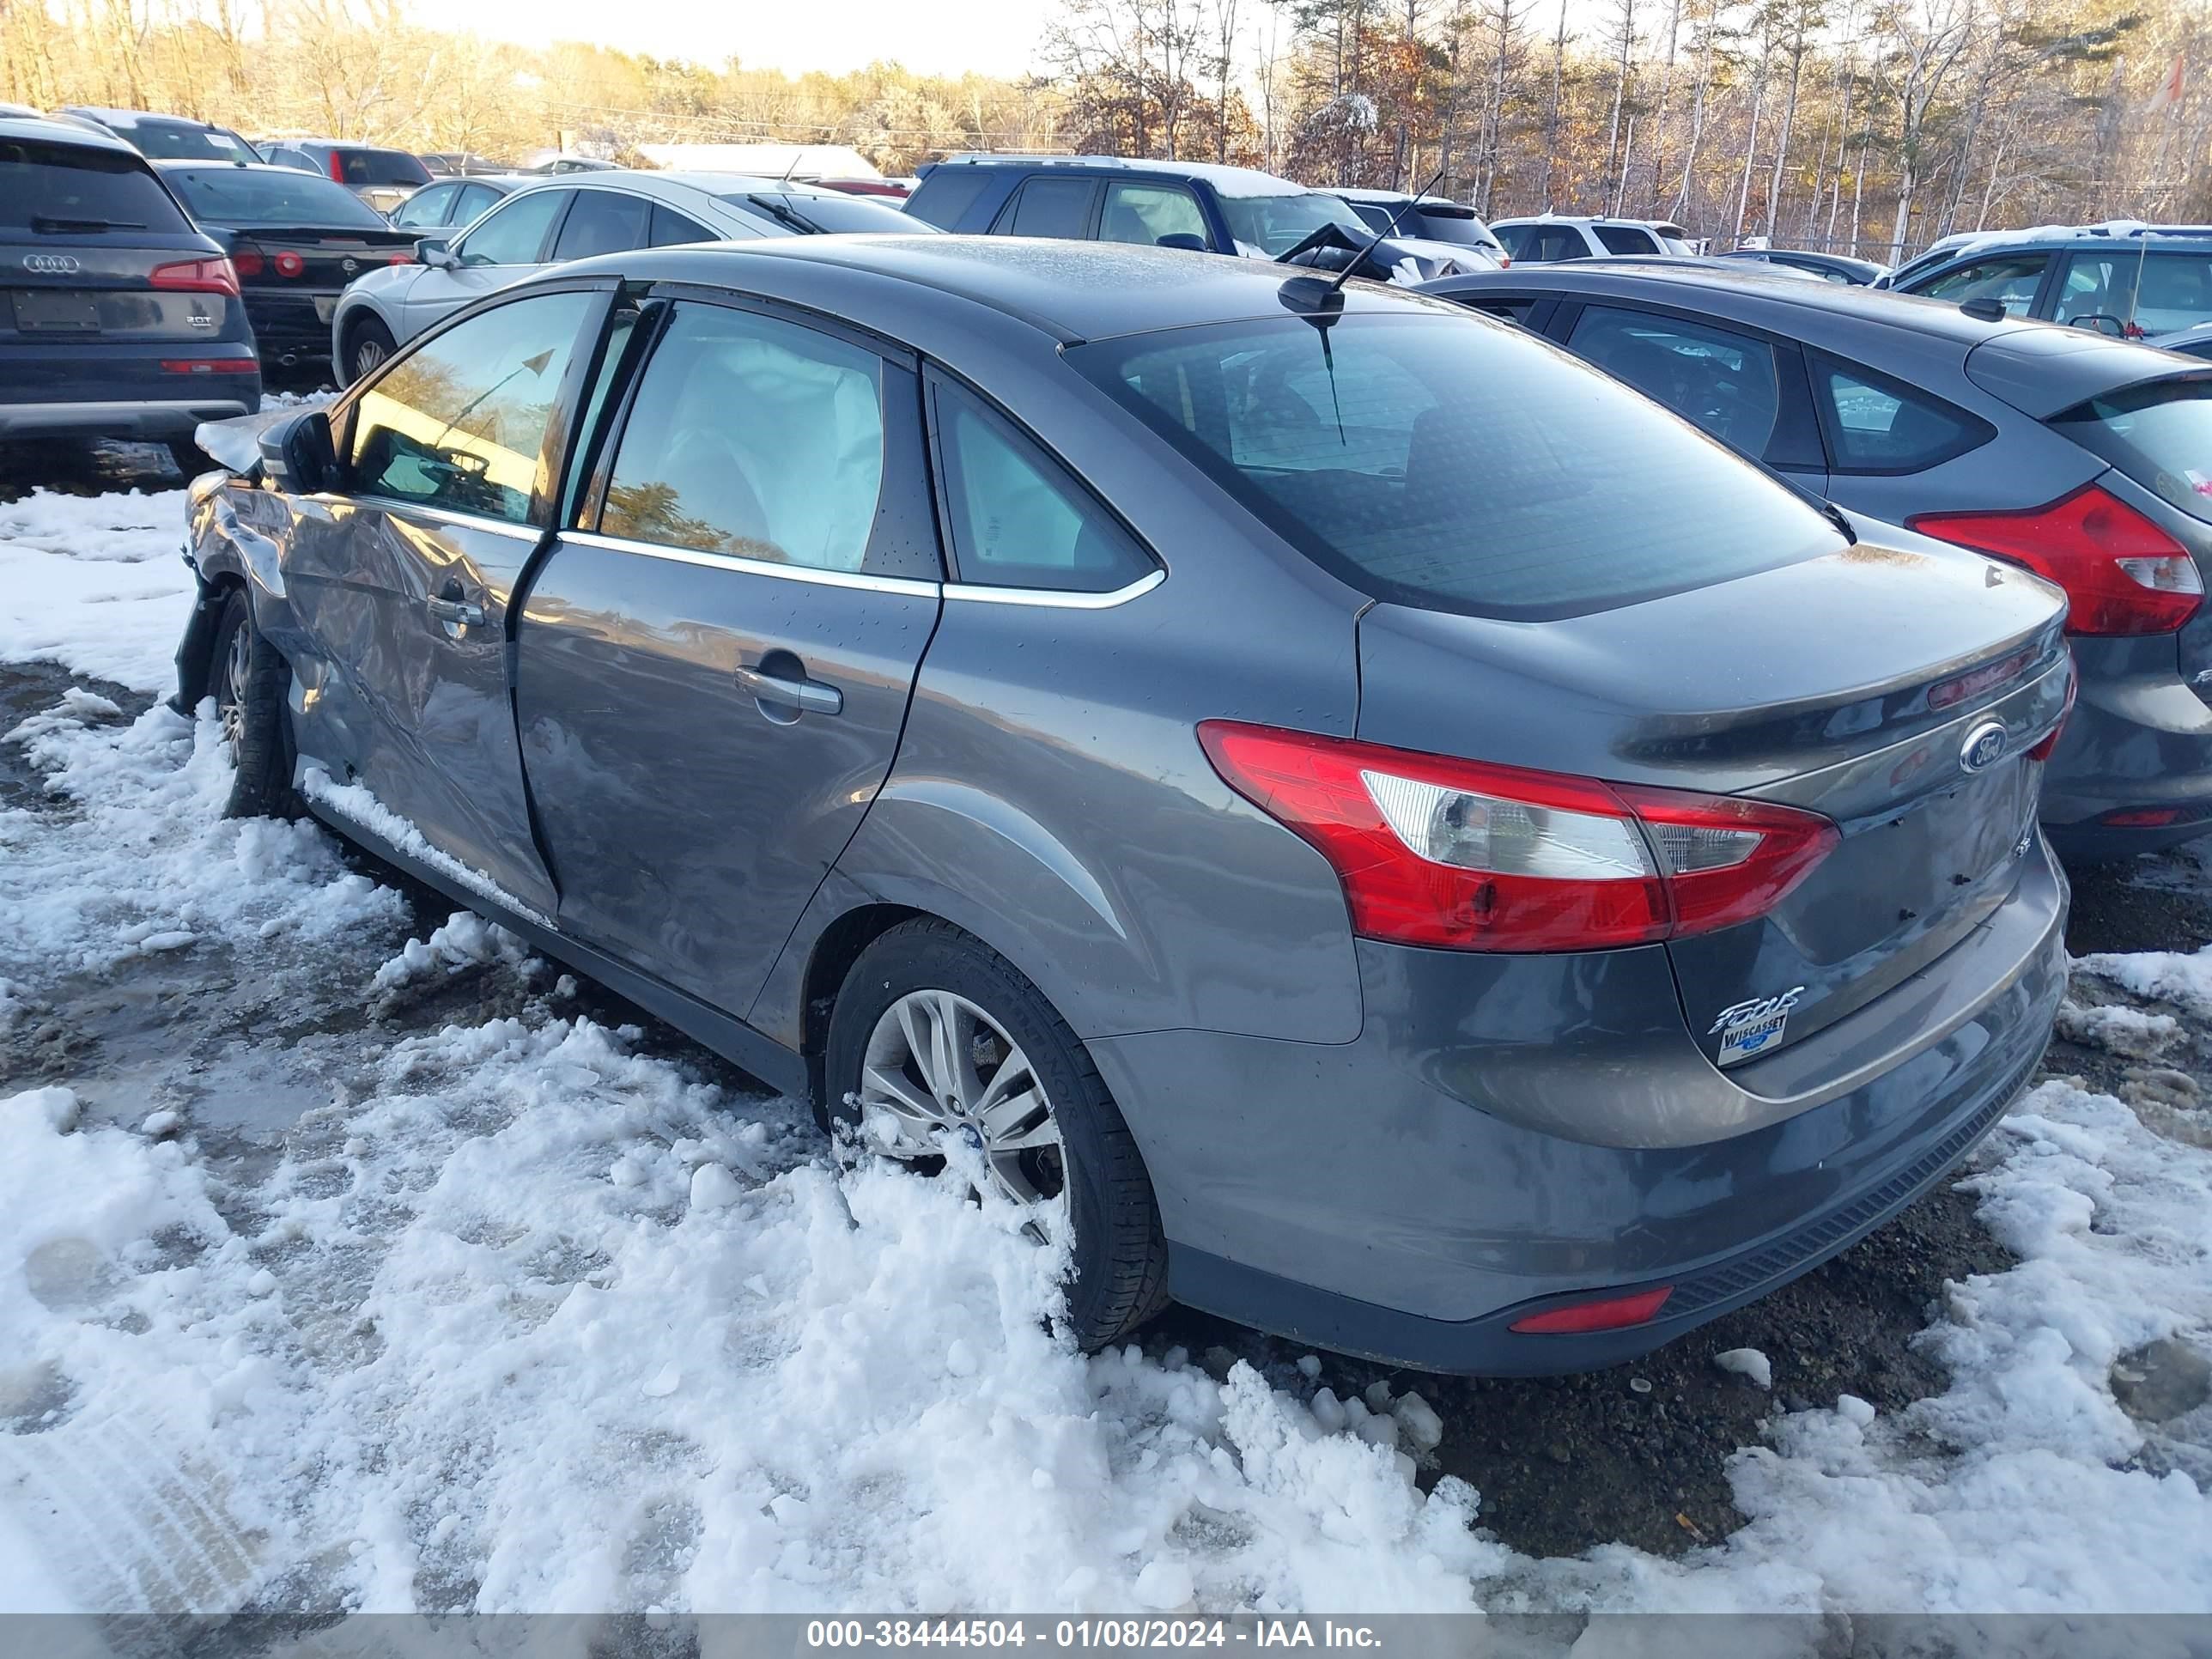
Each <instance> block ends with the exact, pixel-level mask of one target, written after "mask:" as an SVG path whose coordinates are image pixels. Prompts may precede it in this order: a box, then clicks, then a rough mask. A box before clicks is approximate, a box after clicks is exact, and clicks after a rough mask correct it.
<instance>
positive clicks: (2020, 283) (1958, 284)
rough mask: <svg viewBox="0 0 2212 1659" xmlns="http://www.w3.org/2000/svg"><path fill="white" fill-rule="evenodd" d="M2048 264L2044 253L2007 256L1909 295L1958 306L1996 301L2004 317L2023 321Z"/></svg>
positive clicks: (1945, 276)
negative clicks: (1970, 301)
mask: <svg viewBox="0 0 2212 1659" xmlns="http://www.w3.org/2000/svg"><path fill="white" fill-rule="evenodd" d="M2050 263H2051V256H2050V255H2049V254H2047V253H2008V254H2005V255H2003V256H2002V257H2001V258H1990V259H1976V260H1973V261H1972V262H1970V263H1968V264H1963V265H1960V267H1959V268H1958V269H1957V270H1947V271H1945V272H1944V273H1943V274H1942V276H1936V277H1932V278H1930V279H1929V281H1927V282H1924V283H1918V284H1916V285H1915V286H1914V288H1913V289H1912V292H1913V293H1915V294H1921V295H1926V296H1927V297H1928V298H1929V299H1931V300H1951V301H1957V302H1959V303H1960V304H1964V303H1965V302H1966V301H1968V300H1995V301H1996V302H1997V303H1998V304H1999V305H2001V306H2002V307H2004V308H2005V314H2006V315H2007V316H2008V317H2025V316H2027V313H2028V309H2029V307H2032V306H2033V305H2034V303H2035V291H2036V289H2039V288H2040V287H2042V286H2043V272H2044V268H2045V266H2047V265H2048V264H2050Z"/></svg>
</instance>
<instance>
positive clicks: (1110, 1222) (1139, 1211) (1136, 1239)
mask: <svg viewBox="0 0 2212 1659" xmlns="http://www.w3.org/2000/svg"><path fill="white" fill-rule="evenodd" d="M917 999H919V1000H921V1003H922V1004H923V1006H928V1005H929V1004H930V1002H931V1001H933V1000H934V1001H935V1002H936V1003H938V1004H939V1005H940V1006H945V1007H958V1008H961V1009H964V1010H965V1011H967V1012H965V1013H963V1016H962V1018H964V1019H970V1020H972V1022H973V1024H971V1025H970V1026H969V1030H970V1033H971V1036H970V1042H969V1058H970V1061H971V1068H970V1069H971V1072H973V1071H975V1070H976V1069H979V1068H978V1067H977V1066H975V1062H977V1061H980V1062H981V1064H982V1065H986V1066H989V1067H990V1069H991V1071H992V1073H993V1074H994V1075H996V1074H997V1073H1000V1071H1002V1070H1004V1069H1006V1067H1009V1066H1022V1065H1024V1064H1025V1065H1026V1069H1027V1073H1028V1075H1029V1077H1030V1079H1031V1081H1032V1083H1033V1085H1034V1092H1035V1094H1036V1097H1037V1099H1038V1101H1039V1103H1041V1104H1042V1107H1043V1116H1042V1120H1035V1119H1034V1115H1033V1114H1032V1124H1033V1127H1030V1130H1029V1131H1028V1132H1027V1133H1026V1134H1024V1135H1021V1136H1019V1137H1018V1139H1019V1141H1020V1143H1021V1144H1022V1145H1024V1146H1036V1149H1037V1150H1036V1151H1035V1152H1018V1153H1014V1154H1011V1155H1008V1154H1003V1153H997V1152H995V1151H994V1148H995V1147H996V1146H997V1144H998V1143H995V1142H994V1143H986V1142H984V1141H983V1140H981V1139H980V1137H979V1136H978V1135H977V1134H976V1133H975V1132H974V1131H972V1130H971V1131H969V1132H968V1133H970V1139H971V1144H975V1145H977V1146H979V1147H982V1148H983V1149H984V1150H985V1156H986V1161H987V1167H992V1168H994V1169H995V1167H996V1166H997V1164H998V1163H999V1162H1000V1158H1007V1157H1010V1158H1021V1159H1029V1158H1034V1159H1036V1160H1037V1161H1036V1162H1032V1163H1030V1164H1027V1165H1026V1166H1025V1167H1020V1166H1017V1165H1015V1164H1012V1163H1009V1164H1008V1167H1009V1170H1010V1173H1011V1179H1008V1180H1001V1179H999V1178H998V1177H997V1176H995V1174H994V1177H993V1179H994V1185H996V1186H997V1187H998V1188H1000V1190H1001V1191H1002V1192H1005V1193H1006V1194H1007V1195H1008V1196H1010V1197H1013V1198H1015V1199H1017V1200H1030V1201H1034V1202H1036V1203H1038V1204H1040V1205H1047V1204H1051V1205H1057V1204H1058V1202H1059V1200H1060V1198H1062V1197H1063V1196H1064V1198H1065V1200H1066V1204H1065V1206H1064V1207H1061V1208H1057V1209H1055V1210H1054V1214H1055V1215H1056V1216H1058V1215H1064V1216H1065V1217H1066V1218H1067V1221H1068V1223H1069V1224H1070V1225H1072V1227H1073V1233H1074V1240H1073V1264H1074V1276H1073V1282H1072V1283H1070V1284H1069V1285H1067V1287H1066V1289H1067V1311H1068V1323H1069V1327H1070V1329H1071V1331H1072V1333H1073V1335H1074V1337H1075V1340H1076V1341H1077V1342H1078V1343H1079V1345H1080V1346H1082V1347H1084V1348H1085V1349H1086V1350H1089V1349H1095V1348H1100V1347H1103V1346H1105V1345H1106V1344H1107V1343H1109V1342H1111V1341H1114V1340H1115V1339H1117V1338H1119V1337H1121V1336H1123V1335H1126V1334H1127V1333H1128V1332H1130V1331H1131V1330H1133V1329H1134V1328H1136V1327H1137V1326H1139V1325H1141V1324H1142V1323H1144V1322H1145V1321H1146V1320H1147V1319H1150V1318H1151V1317H1152V1316H1153V1315H1154V1314H1156V1313H1158V1312H1159V1310H1161V1309H1162V1308H1164V1307H1165V1306H1166V1305H1167V1302H1168V1295H1167V1241H1166V1239H1165V1237H1164V1236H1163V1235H1162V1233H1161V1231H1160V1214H1159V1206H1158V1203H1157V1202H1156V1201H1155V1200H1154V1199H1153V1196H1152V1181H1151V1179H1150V1177H1148V1176H1146V1173H1145V1164H1144V1159H1143V1158H1141V1157H1140V1156H1139V1153H1138V1151H1137V1143H1136V1141H1135V1140H1134V1139H1133V1138H1132V1137H1131V1135H1130V1133H1129V1128H1128V1125H1127V1124H1126V1123H1124V1122H1123V1121H1121V1112H1120V1111H1119V1110H1118V1109H1116V1108H1115V1104H1114V1100H1113V1097H1112V1096H1110V1095H1109V1094H1108V1093H1107V1091H1106V1085H1105V1083H1104V1082H1103V1079H1101V1078H1100V1077H1099V1075H1098V1068H1097V1066H1094V1065H1093V1064H1091V1056H1090V1054H1088V1053H1087V1052H1085V1049H1084V1047H1083V1044H1082V1043H1081V1042H1079V1041H1078V1039H1077V1037H1076V1036H1075V1033H1074V1032H1073V1030H1070V1029H1069V1027H1068V1024H1067V1022H1066V1020H1064V1019H1062V1018H1060V1015H1059V1013H1058V1012H1056V1011H1055V1010H1054V1007H1053V1006H1052V1005H1051V1004H1050V1003H1049V1002H1048V1001H1046V1000H1045V999H1044V996H1043V994H1042V993H1041V992H1039V991H1038V989H1037V988H1036V986H1034V985H1032V984H1030V981H1028V980H1027V979H1026V978H1024V976H1023V975H1022V974H1021V973H1020V971H1019V970H1018V969H1016V968H1015V967H1014V966H1013V964H1012V963H1009V962H1007V961H1006V959H1005V958H1004V957H1000V955H998V954H997V953H996V952H995V951H992V950H990V949H989V948H988V947H987V946H986V945H983V944H982V943H981V942H980V941H979V940H977V939H974V938H973V937H971V936H970V935H969V934H967V933H963V932H962V931H961V930H960V929H959V928H957V927H954V926H952V924H951V923H950V922H947V921H938V920H936V919H934V918H931V917H924V918H920V919H917V920H915V921H908V922H902V923H901V924H900V925H899V926H898V927H894V928H892V929H890V932H888V933H884V935H883V936H882V937H881V938H880V939H877V940H876V941H875V942H874V943H873V944H872V945H869V946H868V947H867V949H866V950H865V951H862V952H861V953H860V958H859V960H858V961H856V962H854V964H853V967H852V970H851V971H850V972H849V973H848V974H847V975H846V976H845V983H844V985H843V987H842V988H841V989H840V990H839V992H838V994H837V1000H836V1006H835V1007H834V1008H833V1009H832V1011H831V1012H830V1017H829V1053H828V1055H827V1065H826V1068H825V1073H824V1080H825V1087H824V1090H823V1094H824V1096H825V1102H826V1103H825V1107H824V1109H823V1118H824V1126H825V1127H828V1125H829V1123H830V1122H832V1121H843V1122H847V1123H856V1122H858V1121H860V1116H861V1109H860V1106H858V1105H856V1104H855V1103H854V1101H855V1099H856V1098H858V1099H860V1100H868V1101H880V1100H883V1099H884V1098H885V1097H886V1091H885V1088H884V1085H882V1084H881V1083H880V1082H879V1081H872V1080H868V1079H867V1078H866V1077H864V1073H870V1074H872V1076H873V1077H874V1078H876V1079H880V1078H881V1077H882V1076H883V1075H884V1073H885V1071H886V1069H887V1066H886V1062H887V1060H888V1059H889V1058H890V1057H891V1056H892V1055H894V1054H898V1055H904V1054H906V1052H907V1051H906V1049H904V1048H902V1047H901V1046H900V1045H899V1043H898V1042H896V1040H895V1038H896V1033H897V1031H898V1030H899V1024H900V1013H899V1010H900V1009H901V1006H902V1005H906V1006H909V1007H910V1006H913V1005H914V1004H915V1000H917ZM887 1034H888V1035H887ZM887 1042H888V1045H889V1046H888V1047H886V1043H887ZM872 1044H873V1045H874V1046H873V1050H872ZM906 1075H907V1076H908V1078H909V1079H912V1082H911V1084H910V1085H909V1086H910V1091H911V1093H912V1094H913V1095H914V1096H915V1097H917V1098H918V1099H919V1100H920V1101H921V1102H923V1103H927V1099H928V1085H927V1080H926V1079H927V1068H917V1067H912V1066H910V1067H909V1068H908V1072H907V1073H906ZM980 1086H981V1091H982V1092H983V1093H984V1094H985V1095H986V1096H987V1094H988V1079H982V1080H981V1085H980ZM1022 1092H1024V1093H1028V1092H1031V1091H1022ZM948 1115H949V1116H954V1117H957V1115H958V1114H957V1112H950V1113H948ZM1054 1128H1056V1130H1057V1132H1058V1133H1057V1135H1056V1137H1055V1136H1052V1135H1051V1134H1050V1133H1049V1131H1050V1130H1051V1129H1054ZM882 1150H884V1151H886V1152H890V1155H891V1156H894V1157H907V1156H915V1152H918V1151H919V1149H918V1148H916V1149H915V1150H914V1151H912V1152H901V1151H898V1150H896V1149H895V1148H888V1147H887V1148H884V1149H882ZM1055 1176H1056V1179H1055ZM1055 1188H1056V1190H1054V1189H1055Z"/></svg>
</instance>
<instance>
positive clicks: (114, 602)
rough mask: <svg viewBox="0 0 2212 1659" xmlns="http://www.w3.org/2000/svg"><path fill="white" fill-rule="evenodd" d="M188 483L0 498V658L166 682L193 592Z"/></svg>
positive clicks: (149, 685)
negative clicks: (184, 554)
mask: <svg viewBox="0 0 2212 1659" xmlns="http://www.w3.org/2000/svg"><path fill="white" fill-rule="evenodd" d="M184 525H185V493H184V491H182V490H181V489H172V490H163V491H161V492H160V493H158V494H153V495H125V494H120V493H118V494H113V495H94V496H88V497H87V496H76V495H53V494H51V493H49V492H47V491H46V490H40V491H38V492H37V493H35V494H33V495H29V496H27V497H26V498H25V499H23V500H21V501H0V661H6V662H58V663H61V664H63V665H64V666H66V667H69V668H71V669H74V670H76V671H77V672H78V673H80V674H93V675H98V676H99V677H100V678H103V679H110V680H118V681H120V682H121V683H122V684H125V685H131V686H137V687H140V688H142V689H144V690H153V689H155V688H156V687H159V688H161V689H162V690H165V691H166V690H167V689H168V685H169V681H170V678H171V676H170V666H171V660H172V659H173V657H174V656H175V654H176V650H177V640H178V636H179V635H180V634H181V633H182V632H183V631H184V617H185V609H186V606H187V605H189V603H190V600H191V592H192V573H191V571H190V570H189V569H187V568H185V562H184V561H183V559H182V558H180V557H179V554H180V553H181V551H182V550H183V548H184V540H185V532H184Z"/></svg>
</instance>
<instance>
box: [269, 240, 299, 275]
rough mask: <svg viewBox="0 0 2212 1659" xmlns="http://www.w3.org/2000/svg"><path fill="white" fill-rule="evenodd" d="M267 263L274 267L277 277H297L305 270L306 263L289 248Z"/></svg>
mask: <svg viewBox="0 0 2212 1659" xmlns="http://www.w3.org/2000/svg"><path fill="white" fill-rule="evenodd" d="M269 263H270V264H273V265H275V266H276V274H277V275H278V276H298V275H299V274H300V273H301V271H303V270H306V269H307V261H306V260H305V259H303V258H301V257H300V256H299V255H298V254H296V253H295V252H293V251H292V250H291V249H290V248H289V247H288V248H286V249H285V250H284V251H283V252H282V253H279V254H278V255H277V256H276V258H274V259H271V260H270V262H269Z"/></svg>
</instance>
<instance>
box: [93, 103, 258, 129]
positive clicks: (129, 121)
mask: <svg viewBox="0 0 2212 1659" xmlns="http://www.w3.org/2000/svg"><path fill="white" fill-rule="evenodd" d="M62 113H63V114H64V115H88V116H90V117H91V118H93V119H94V120H95V121H103V122H104V121H113V122H116V123H118V124H120V125H124V126H132V127H135V126H143V125H148V124H149V123H152V122H156V121H160V122H166V123H167V125H171V126H176V127H194V128H197V129H198V130H199V131H203V132H212V131H222V129H220V128H218V127H216V124H215V123H214V122H212V121H203V120H201V119H200V118H199V117H198V116H197V115H167V114H164V113H162V112H160V111H158V110H147V109H103V108H101V107H100V106H97V105H94V104H65V105H64V106H62Z"/></svg>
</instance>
